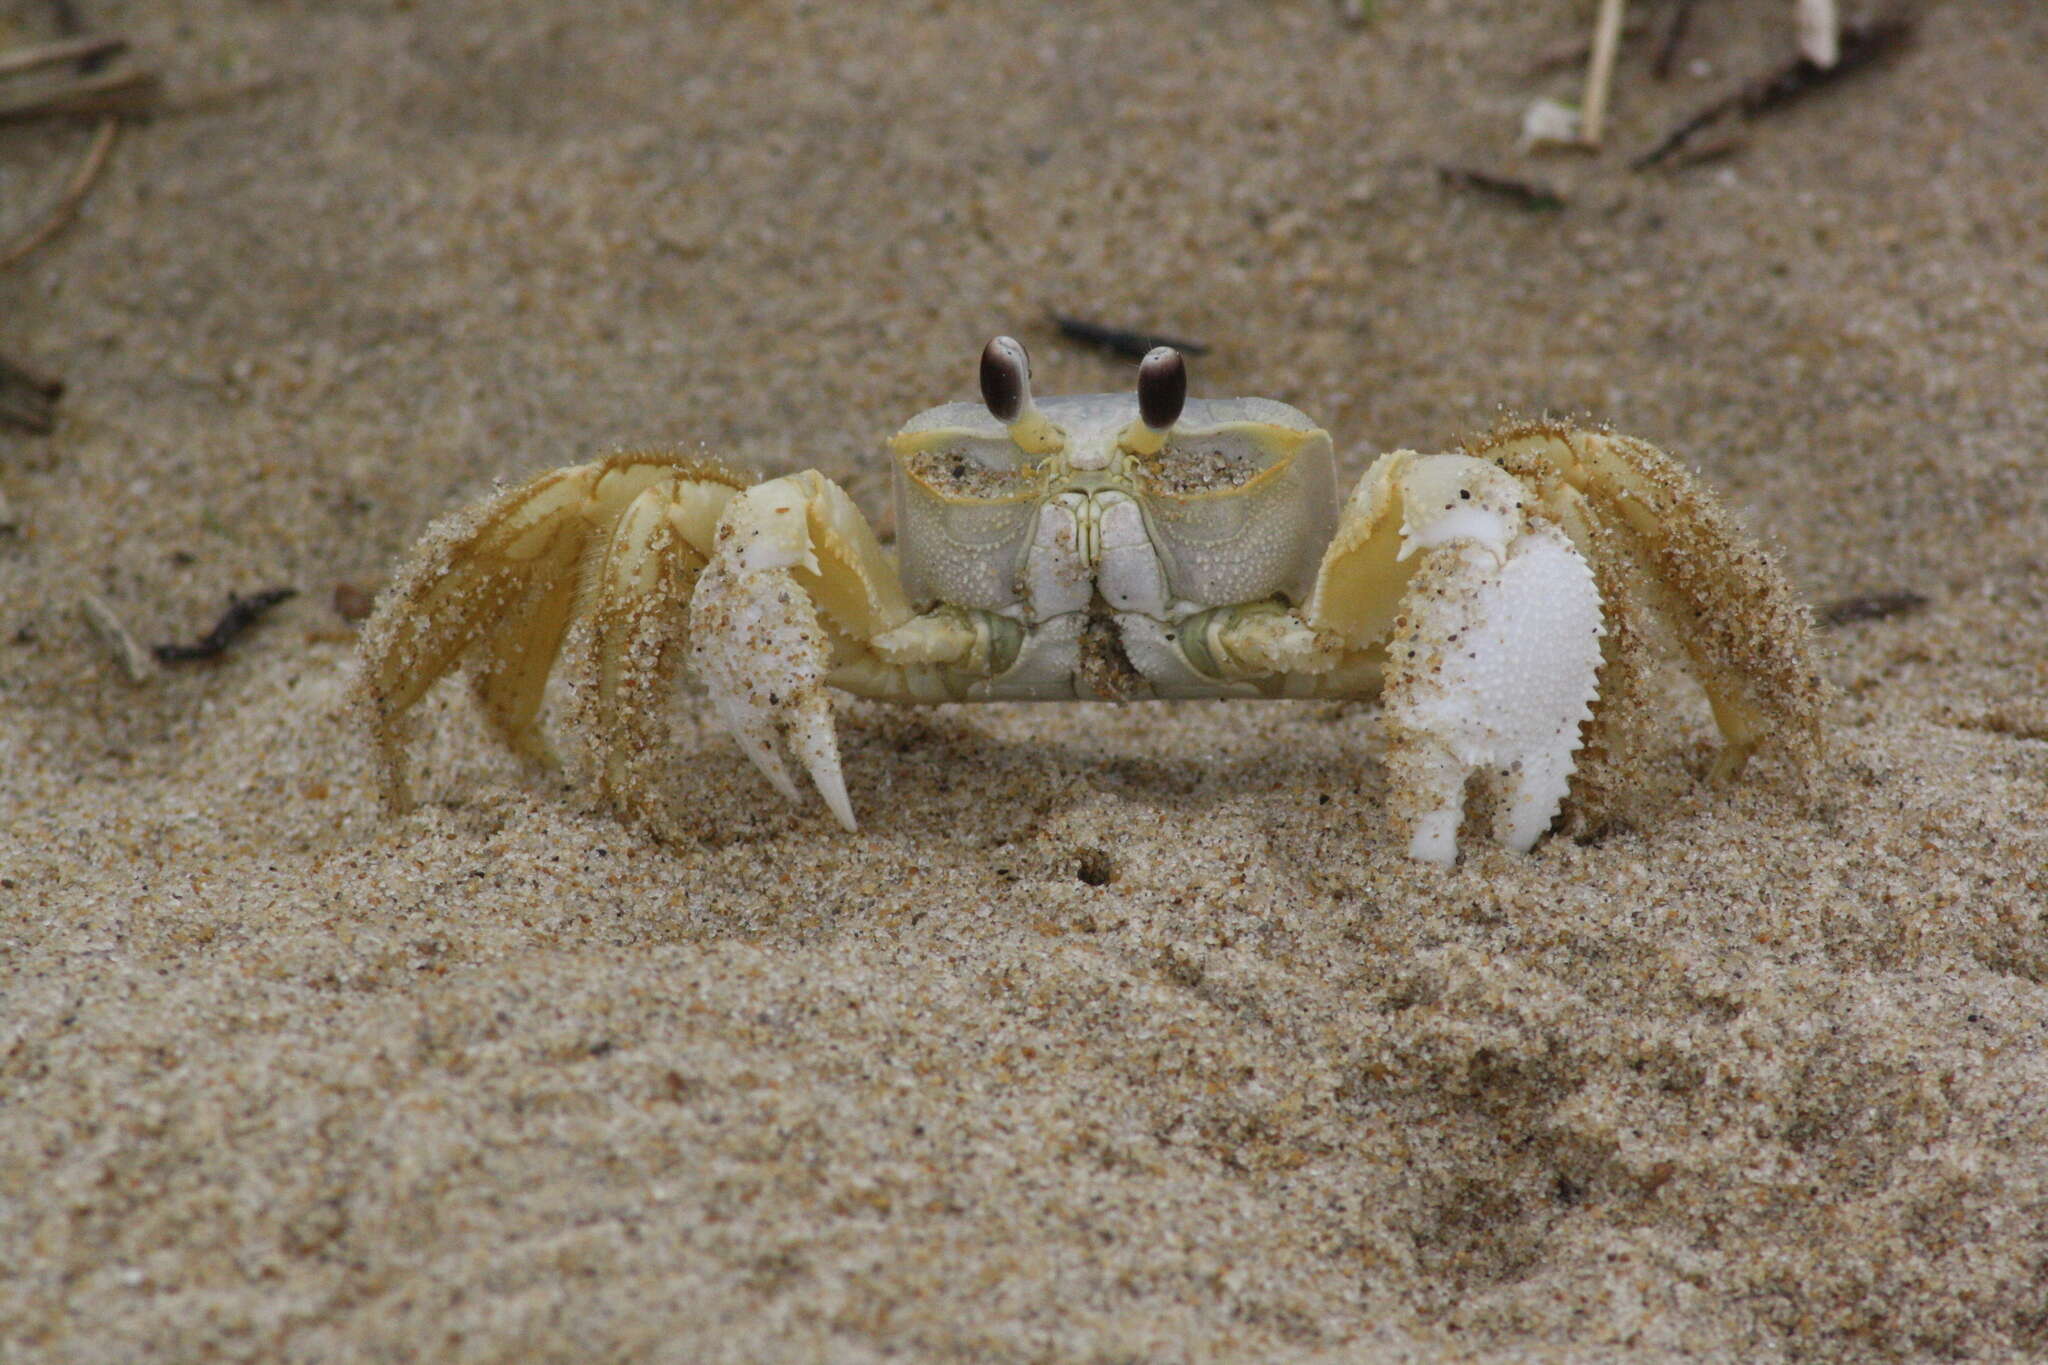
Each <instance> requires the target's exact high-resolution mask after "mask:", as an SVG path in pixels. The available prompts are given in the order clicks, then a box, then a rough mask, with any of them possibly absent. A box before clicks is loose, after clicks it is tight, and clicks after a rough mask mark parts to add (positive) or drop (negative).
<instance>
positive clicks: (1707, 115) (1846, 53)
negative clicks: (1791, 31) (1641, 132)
mask: <svg viewBox="0 0 2048 1365" xmlns="http://www.w3.org/2000/svg"><path fill="white" fill-rule="evenodd" d="M1912 34H1913V22H1912V20H1910V19H1884V20H1880V21H1878V22H1876V23H1873V24H1852V25H1850V26H1849V27H1847V28H1845V29H1843V30H1842V33H1841V50H1840V54H1839V57H1838V60H1837V61H1836V62H1835V64H1834V65H1833V66H1822V65H1820V64H1819V63H1818V62H1816V61H1814V60H1813V59H1812V58H1810V57H1805V56H1801V57H1798V58H1795V59H1794V60H1793V61H1792V62H1791V63H1790V64H1789V65H1786V66H1784V67H1781V68H1779V69H1778V70H1777V71H1774V72H1772V73H1771V74H1770V75H1768V76H1765V77H1762V78H1761V79H1759V80H1755V81H1751V82H1750V83H1749V84H1747V85H1745V86H1743V87H1742V88H1741V89H1740V90H1737V91H1736V92H1735V93H1734V94H1732V95H1726V96H1723V97H1722V98H1721V99H1718V100H1716V101H1714V102H1713V103H1712V104H1710V105H1708V106H1707V107H1706V108H1704V109H1702V110H1700V111H1699V112H1698V113H1696V114H1694V115H1693V116H1692V117H1690V118H1688V119H1686V120H1685V121H1684V122H1682V123H1680V124H1679V125H1678V126H1677V127H1676V128H1674V129H1672V130H1671V132H1670V133H1668V134H1667V135H1666V136H1665V138H1664V140H1663V141H1662V142H1659V143H1658V144H1657V145H1656V146H1654V147H1652V148H1651V149H1650V150H1649V151H1647V152H1645V153H1643V155H1641V156H1639V157H1637V158H1636V159H1635V160H1634V161H1632V162H1630V163H1629V167H1630V169H1631V170H1638V171H1641V170H1647V169H1649V168H1650V167H1652V166H1655V165H1656V164H1658V163H1659V162H1661V161H1664V160H1667V159H1668V158H1670V157H1671V156H1672V155H1673V154H1674V153H1676V152H1677V151H1678V150H1679V148H1681V147H1683V146H1684V145H1685V144H1686V143H1687V142H1688V141H1689V140H1690V139H1691V138H1692V137H1693V136H1694V135H1695V134H1697V133H1698V132H1699V131H1700V129H1702V128H1705V127H1707V126H1708V125H1709V124H1713V123H1718V122H1719V121H1720V120H1722V119H1723V118H1726V117H1729V116H1730V115H1735V116H1739V117H1741V118H1744V119H1753V118H1757V117H1759V116H1761V115H1763V114H1768V113H1771V112H1772V111H1774V110H1778V109H1782V108H1784V107H1785V106H1786V105H1788V104H1792V103H1794V102H1796V101H1798V100H1800V99H1803V98H1804V97H1805V96H1807V95H1810V94H1812V93H1813V92H1814V91H1816V90H1821V89H1825V88H1827V87H1828V86H1831V85H1834V84H1836V83H1837V82H1839V81H1841V80H1842V79H1843V78H1844V77H1846V76H1852V75H1854V74H1855V73H1856V72H1858V71H1862V70H1865V69H1867V68H1869V67H1872V66H1875V65H1877V64H1878V63H1880V62H1882V61H1883V60H1884V59H1886V58H1888V57H1891V56H1893V55H1895V54H1896V53H1898V52H1899V51H1900V50H1901V49H1902V48H1904V47H1905V45H1906V42H1907V40H1908V39H1909V38H1911V37H1912Z"/></svg>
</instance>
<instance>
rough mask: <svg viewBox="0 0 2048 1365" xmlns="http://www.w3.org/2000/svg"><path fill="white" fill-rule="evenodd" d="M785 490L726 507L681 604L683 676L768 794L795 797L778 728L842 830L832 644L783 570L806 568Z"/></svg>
mask: <svg viewBox="0 0 2048 1365" xmlns="http://www.w3.org/2000/svg"><path fill="white" fill-rule="evenodd" d="M786 482H789V481H786V480H777V481H775V482H774V483H769V484H763V485H761V486H759V487H758V488H755V489H752V490H749V491H748V492H747V493H744V494H742V495H740V496H739V497H737V498H734V499H733V501H732V503H731V505H730V506H729V507H728V508H727V511H726V515H725V518H724V521H723V524H722V526H721V531H720V540H719V546H718V550H717V551H716V553H714V554H713V555H712V558H711V562H710V564H708V565H707V566H705V569H704V572H703V574H702V575H701V576H700V577H699V578H698V580H697V586H696V591H695V592H694V593H693V594H692V596H691V599H690V664H691V671H692V672H693V673H694V674H695V675H696V676H697V678H698V680H699V681H701V682H702V683H703V684H704V688H705V690H706V691H707V692H709V693H710V695H711V703H712V707H713V709H714V710H715V711H716V713H717V715H718V718H719V720H720V722H721V723H722V724H723V725H724V726H725V728H726V730H727V731H728V732H730V733H731V735H732V737H733V740H734V741H735V742H736V743H737V744H738V745H739V746H740V749H741V751H742V752H743V753H745V754H746V756H747V757H748V758H750V759H752V760H753V763H754V766H755V767H756V768H759V769H760V770H761V774H762V775H763V776H764V777H766V778H767V779H768V780H769V782H771V783H773V784H774V787H775V790H777V791H779V792H781V793H782V794H783V795H784V796H786V797H788V798H789V799H790V800H792V801H796V800H801V799H802V798H801V795H800V793H799V792H798V790H797V786H796V783H795V782H794V781H792V780H791V778H790V775H789V770H788V768H786V767H785V766H784V765H783V761H782V755H781V754H780V753H779V752H778V751H777V747H776V743H775V738H776V732H777V731H778V730H780V731H781V732H782V733H783V735H784V736H785V737H786V738H787V740H788V741H789V745H790V748H791V749H792V750H793V751H794V752H795V754H796V756H797V758H798V759H799V760H800V761H801V762H802V763H803V766H804V769H805V771H806V772H808V773H809V774H810V776H811V781H812V782H813V783H815V784H816V786H817V788H818V794H819V795H820V796H822V797H824V798H825V804H826V805H827V806H829V807H831V809H832V814H833V815H834V816H835V817H837V819H838V821H839V823H840V824H841V825H843V826H845V827H846V828H847V829H849V830H851V829H853V828H854V820H853V807H852V803H851V802H849V801H848V800H847V796H846V782H845V779H844V777H843V776H842V775H841V773H840V769H839V747H838V744H837V743H836V741H835V740H834V738H833V733H832V702H831V700H830V698H829V697H828V696H827V694H826V692H825V686H824V683H825V671H826V667H827V665H828V662H829V659H830V653H831V645H830V642H829V640H828V639H827V637H826V635H825V630H824V627H823V626H822V625H820V624H819V622H818V612H817V608H816V606H815V605H814V604H813V603H812V602H811V598H810V594H808V593H807V592H805V591H804V589H803V586H802V585H801V584H800V583H798V582H797V581H796V578H795V577H794V576H793V575H792V574H791V573H790V571H789V566H791V565H793V564H802V563H805V562H806V561H807V560H810V551H809V545H808V542H807V538H806V537H805V535H804V532H803V530H802V527H803V509H802V506H801V504H796V505H794V506H792V499H791V498H790V497H789V496H788V494H789V492H790V490H788V489H785V488H782V487H779V486H778V485H780V484H783V483H786ZM728 532H729V534H728ZM811 562H812V563H815V561H811Z"/></svg>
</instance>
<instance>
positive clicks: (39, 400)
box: [0, 355, 64, 436]
mask: <svg viewBox="0 0 2048 1365" xmlns="http://www.w3.org/2000/svg"><path fill="white" fill-rule="evenodd" d="M63 392H64V381H63V380H61V379H56V378H53V377H52V376H50V375H46V374H39V373H37V372H36V371H35V370H32V369H30V368H29V367H28V366H26V365H23V364H22V363H21V362H20V361H16V360H9V359H8V358H7V357H6V356H5V355H0V422H11V423H13V424H14V425H15V426H18V427H24V428H26V429H28V430H29V431H32V432H35V433H36V434H37V435H39V436H47V435H48V434H49V433H50V432H52V431H54V430H56V428H57V398H58V395H60V394H62V393H63Z"/></svg>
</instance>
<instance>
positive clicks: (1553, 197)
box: [1436, 166, 1564, 213]
mask: <svg viewBox="0 0 2048 1365" xmlns="http://www.w3.org/2000/svg"><path fill="white" fill-rule="evenodd" d="M1436 173H1437V175H1438V176H1440V177H1441V178H1442V179H1443V182H1444V183H1445V184H1446V185H1464V186H1466V187H1467V188H1470V189H1475V190H1480V191H1483V192H1484V193H1486V194H1490V195H1493V196H1494V197H1495V198H1497V199H1505V200H1507V201H1508V202H1509V203H1511V204H1513V205H1514V206H1515V207H1516V208H1521V209H1527V210H1528V211H1529V212H1531V213H1549V212H1551V211H1553V210H1556V209H1561V208H1563V207H1564V196H1563V195H1561V194H1559V193H1558V192H1557V191H1556V190H1553V189H1551V188H1550V187H1549V186H1547V185H1539V184H1537V183H1535V182H1534V181H1531V180H1511V179H1509V178H1508V177H1507V176H1504V175H1492V174H1489V173H1488V172H1486V171H1474V170H1468V169H1466V168H1465V167H1463V166H1439V167H1437V168H1436Z"/></svg>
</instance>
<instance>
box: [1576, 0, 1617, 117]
mask: <svg viewBox="0 0 2048 1365" xmlns="http://www.w3.org/2000/svg"><path fill="white" fill-rule="evenodd" d="M1621 18H1622V0H1600V12H1599V14H1598V15H1597V16H1596V17H1595V18H1594V20H1593V57H1592V62H1591V64H1590V65H1589V66H1588V67H1587V68H1586V97H1585V99H1584V100H1583V101H1581V102H1580V105H1579V141H1580V142H1583V143H1584V144H1585V145H1586V146H1588V147H1598V146H1599V145H1600V134H1601V132H1602V131H1603V130H1604V129H1605V127H1606V124H1607V95H1608V92H1609V91H1610V90H1612V89H1613V88H1614V58H1615V54H1616V53H1617V52H1619V51H1620V50H1621Z"/></svg>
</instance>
